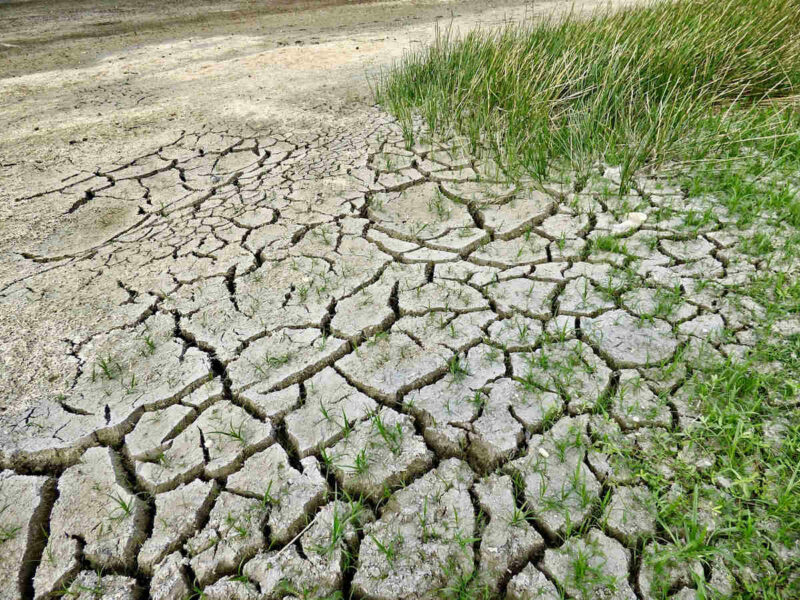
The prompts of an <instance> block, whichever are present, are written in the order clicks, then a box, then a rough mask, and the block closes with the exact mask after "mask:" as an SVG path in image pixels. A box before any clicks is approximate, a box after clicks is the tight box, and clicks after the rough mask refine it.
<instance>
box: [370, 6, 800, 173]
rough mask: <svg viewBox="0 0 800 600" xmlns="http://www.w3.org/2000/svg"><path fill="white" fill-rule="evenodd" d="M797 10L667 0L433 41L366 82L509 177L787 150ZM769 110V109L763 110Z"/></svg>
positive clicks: (796, 143)
mask: <svg viewBox="0 0 800 600" xmlns="http://www.w3.org/2000/svg"><path fill="white" fill-rule="evenodd" d="M799 84H800V2H798V1H797V0H677V1H673V2H669V1H664V2H652V3H649V4H646V5H639V6H634V7H631V8H626V9H623V10H618V11H614V10H610V9H604V10H603V11H601V12H597V13H594V14H592V15H590V16H585V15H584V16H581V15H576V14H574V13H570V14H568V15H566V16H564V17H559V18H551V19H549V20H544V21H537V22H533V23H525V24H521V25H512V24H509V25H506V26H504V27H502V28H499V29H497V30H491V31H487V30H477V31H472V32H470V33H468V34H466V35H464V36H463V37H457V36H455V35H453V34H452V32H444V33H441V32H440V33H439V34H438V35H437V39H436V41H435V43H434V44H433V45H432V46H430V47H429V48H426V49H423V50H420V51H418V52H416V53H413V54H409V55H407V56H406V57H405V58H404V59H403V60H402V61H400V62H399V63H398V64H397V65H396V66H395V67H394V68H393V69H392V70H390V71H389V72H387V73H385V74H384V75H383V76H382V78H381V79H380V81H378V83H377V85H376V93H377V98H378V101H379V102H380V103H382V104H383V105H384V106H386V107H387V109H388V110H390V111H391V112H393V113H394V114H395V115H396V116H397V117H398V118H399V119H400V121H401V123H402V124H403V125H404V129H405V131H406V132H407V133H408V135H411V131H412V128H411V122H412V118H413V117H414V115H415V114H416V115H420V116H421V117H422V119H423V120H424V122H425V124H426V125H427V127H428V129H429V131H430V133H431V134H432V135H434V136H436V135H437V134H444V133H457V134H460V135H462V136H465V137H466V138H467V139H468V140H469V142H470V143H471V145H472V146H473V149H478V148H483V149H487V148H488V149H490V150H491V151H492V152H493V154H494V157H495V159H496V160H497V161H498V162H499V164H500V165H501V166H502V168H503V169H504V170H505V171H506V173H507V174H508V175H509V176H511V177H516V176H520V175H528V176H535V177H538V178H542V177H545V176H546V175H547V173H548V170H549V169H550V168H552V167H553V166H554V165H559V166H566V167H568V168H571V169H573V170H579V171H580V170H581V169H585V168H587V165H592V164H596V163H597V162H598V161H603V162H605V163H606V164H611V165H615V166H620V167H621V168H622V174H623V177H624V178H625V177H627V176H630V175H631V174H633V173H634V172H636V171H637V170H639V169H641V168H642V167H645V166H650V165H662V164H664V163H665V162H670V163H674V162H676V161H703V160H712V159H714V160H716V159H719V158H725V157H729V156H732V155H735V154H736V153H738V152H740V151H741V149H742V146H743V144H744V145H748V146H749V148H750V150H752V149H755V150H757V151H758V152H761V153H765V154H766V155H767V156H769V157H772V156H778V155H780V154H782V153H785V152H790V153H792V154H794V155H797V154H798V153H799V152H800V136H798V134H797V132H798V130H799V129H800V127H799V125H800V118H798V115H797V104H796V103H795V102H793V100H792V96H793V95H795V94H797V91H798V85H799ZM776 100H777V102H776Z"/></svg>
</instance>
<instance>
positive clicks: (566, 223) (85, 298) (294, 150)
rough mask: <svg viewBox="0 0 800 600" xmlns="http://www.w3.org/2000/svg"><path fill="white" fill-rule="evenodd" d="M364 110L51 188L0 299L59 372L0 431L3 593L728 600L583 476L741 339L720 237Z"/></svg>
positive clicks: (22, 401) (19, 404)
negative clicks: (43, 337)
mask: <svg viewBox="0 0 800 600" xmlns="http://www.w3.org/2000/svg"><path fill="white" fill-rule="evenodd" d="M363 111H364V112H363V117H364V124H365V125H364V127H363V129H362V130H356V131H354V130H352V129H350V128H346V127H341V128H327V129H324V130H320V131H318V132H306V133H286V132H280V131H277V130H270V131H259V132H253V133H252V134H251V135H246V136H240V135H232V134H228V133H225V132H214V131H203V132H199V133H185V134H183V135H181V136H180V137H179V138H178V139H175V140H174V141H172V142H171V143H168V144H164V145H162V146H161V147H158V148H155V149H153V150H152V151H151V152H149V153H147V154H145V155H143V156H140V157H138V158H135V159H133V160H131V161H129V162H128V163H126V164H123V165H117V166H113V167H109V168H107V169H104V168H99V169H97V170H96V171H94V172H81V173H77V174H76V175H75V176H74V177H73V178H71V179H70V180H69V181H66V182H64V185H63V186H62V187H61V188H59V189H54V190H52V191H49V192H47V194H46V196H47V197H48V199H49V201H51V202H52V203H53V204H54V205H55V206H59V207H62V208H63V212H64V214H65V215H69V219H72V220H67V221H66V222H65V226H64V229H63V230H62V231H60V232H58V233H57V234H55V235H54V236H52V237H50V238H48V239H46V240H44V241H43V242H42V243H40V244H38V245H33V246H32V247H29V248H26V249H25V250H24V256H25V260H26V261H27V264H28V268H27V270H25V271H24V272H21V273H20V274H19V275H18V276H15V277H12V278H11V279H7V280H5V282H4V283H3V285H2V288H0V303H2V304H3V305H5V306H6V307H13V308H14V309H15V310H19V311H28V312H30V313H34V312H35V311H45V310H50V309H51V308H52V310H53V311H55V312H56V315H55V316H54V317H53V319H56V320H58V319H60V320H58V323H59V324H60V325H59V335H58V337H57V340H56V341H55V342H54V344H55V345H54V346H53V350H52V351H53V352H54V353H55V352H60V354H59V355H58V364H60V365H62V368H61V370H60V372H58V373H56V374H55V375H54V376H53V377H52V378H51V379H50V380H48V381H43V382H39V383H40V384H39V385H37V386H35V387H34V388H25V390H27V391H26V393H21V394H19V395H17V396H14V397H12V398H11V399H10V400H9V401H8V402H7V403H6V404H5V405H4V406H3V409H2V411H1V412H0V469H3V471H2V473H0V531H2V535H3V539H2V541H0V548H2V552H0V577H2V579H3V582H4V585H3V586H2V589H3V591H2V594H3V595H2V598H15V597H25V598H37V599H38V598H48V597H52V596H54V595H55V594H58V593H62V592H63V591H64V590H68V591H69V593H71V594H72V595H76V597H80V598H83V597H87V598H88V597H91V594H92V592H91V590H98V589H100V590H102V594H103V595H102V597H104V598H120V599H121V598H141V597H150V598H153V599H162V598H163V599H177V598H183V597H185V596H186V595H188V594H191V593H192V590H193V589H195V590H200V589H202V590H203V591H204V593H205V597H206V598H248V599H249V598H253V599H262V598H289V597H302V595H303V594H306V595H311V596H316V597H324V596H326V595H330V594H333V593H335V592H337V591H339V592H342V593H349V592H350V591H354V592H355V593H356V594H357V595H358V596H359V597H363V598H371V599H387V600H388V599H392V598H430V597H435V596H437V594H440V593H441V592H442V590H447V589H450V590H452V589H455V586H457V585H459V581H462V582H463V581H464V580H465V579H469V578H470V577H473V576H474V579H475V582H476V583H477V582H480V584H481V585H483V586H485V589H486V590H488V593H489V595H490V596H491V597H507V598H513V599H523V598H525V599H528V598H558V597H561V594H562V593H566V594H567V595H568V596H569V597H572V598H635V597H638V598H642V599H650V598H660V597H662V595H660V594H661V592H660V591H659V590H664V589H666V590H667V591H668V592H670V593H671V592H677V593H678V594H679V595H680V597H681V598H683V597H687V598H688V597H694V595H693V594H695V593H696V588H697V586H698V581H700V580H703V581H705V585H707V586H713V587H715V588H718V589H720V590H723V589H728V588H730V585H731V584H730V573H729V572H728V571H727V569H726V567H725V566H724V564H722V562H721V561H719V564H717V563H715V564H713V565H705V568H704V565H700V564H699V563H698V564H688V565H687V564H674V565H673V564H669V565H666V566H664V567H663V568H662V569H661V571H659V572H658V573H655V572H653V570H652V568H651V567H650V566H648V563H647V561H646V560H643V559H642V558H641V554H642V553H644V554H645V555H647V554H648V553H649V552H653V551H654V548H655V549H657V548H661V547H662V546H663V545H664V544H665V543H666V541H665V540H663V539H661V540H659V539H658V535H659V533H660V530H659V527H658V524H657V522H656V519H655V516H654V507H653V506H652V505H651V503H650V497H649V495H648V489H647V487H646V486H645V485H644V484H643V483H642V481H641V480H640V478H639V477H638V475H637V473H636V472H633V471H632V470H631V469H630V465H627V464H622V463H620V462H619V461H617V460H616V459H615V455H614V453H613V452H610V451H609V448H611V447H612V446H614V445H618V446H624V445H639V446H642V447H644V446H647V445H653V444H658V443H660V440H663V438H664V436H665V435H666V434H667V433H668V432H671V431H675V430H677V429H681V428H688V427H691V426H692V422H693V420H696V419H697V418H699V416H698V413H697V410H696V407H695V406H694V405H693V403H692V397H691V393H690V391H688V390H684V389H683V388H682V383H683V380H684V378H685V376H686V373H687V370H688V369H690V368H691V366H692V363H693V362H697V361H702V360H704V359H707V358H708V357H710V356H734V357H735V356H739V355H740V354H739V353H741V352H743V351H746V348H747V347H748V346H749V345H752V343H753V332H752V331H751V324H752V322H753V319H754V318H755V317H754V315H758V313H759V311H762V310H763V309H761V307H760V306H758V305H757V304H755V302H753V301H751V300H742V301H739V300H738V299H737V298H736V296H735V288H736V286H737V285H740V283H741V282H742V281H745V280H746V279H747V278H748V277H750V276H751V275H752V274H753V273H754V272H755V266H754V263H753V261H752V260H751V259H750V258H748V257H746V256H744V255H738V254H736V253H732V252H725V251H726V250H727V249H729V248H730V247H731V246H732V245H733V244H735V243H736V242H735V240H732V239H730V237H726V236H727V235H728V234H726V227H727V226H728V225H729V223H730V219H729V218H728V216H727V214H726V212H725V211H724V210H723V209H722V208H721V207H719V206H715V207H714V209H713V216H712V218H711V219H710V220H709V221H708V222H707V223H706V224H705V225H703V226H701V227H697V226H696V225H694V224H691V223H690V220H691V218H692V215H693V214H694V211H696V210H699V209H700V208H704V207H705V204H704V201H702V200H701V199H697V200H695V199H693V198H691V197H686V196H684V195H681V194H679V193H671V192H669V191H663V192H653V191H650V192H648V191H646V190H647V189H648V188H647V184H648V182H644V183H642V184H641V186H640V187H641V189H636V190H634V191H632V192H630V196H629V197H627V198H626V204H627V205H626V206H620V205H619V202H618V199H619V196H618V195H617V196H613V195H612V196H608V197H607V196H604V195H603V194H600V193H596V194H593V193H592V192H591V191H590V190H589V191H583V192H575V191H563V187H562V186H560V185H559V184H558V183H557V182H553V184H552V185H550V186H548V185H544V186H534V185H533V184H532V183H531V182H521V183H519V184H518V185H515V186H509V185H506V184H505V183H503V181H502V178H500V177H499V175H498V174H497V173H496V172H494V171H493V169H492V164H491V162H490V161H483V160H480V159H477V158H473V157H471V156H469V155H466V154H465V153H464V152H462V151H461V150H460V149H459V147H458V146H457V145H456V142H457V140H453V141H452V142H440V143H427V144H422V143H418V144H416V145H413V146H411V147H410V148H409V147H407V146H406V144H405V143H404V140H403V136H402V133H401V130H400V127H399V126H398V125H397V124H396V123H395V122H394V121H393V120H392V119H391V118H389V117H388V116H387V115H385V114H384V113H382V112H380V111H379V110H377V109H363ZM594 177H595V179H596V181H594V182H593V185H595V186H596V187H597V188H599V187H600V186H601V185H602V186H606V187H612V188H613V187H614V186H615V185H617V180H616V179H615V172H614V170H611V169H609V170H607V171H603V170H602V169H599V170H598V172H597V174H596V175H595V176H594ZM650 183H654V184H655V183H658V181H657V179H654V180H653V181H651V182H650ZM665 206H669V207H670V210H669V211H664V207H665ZM634 208H635V210H634ZM88 224H93V225H91V228H92V235H90V236H83V235H80V236H79V235H76V233H75V232H76V231H81V230H82V228H84V227H87V226H89V225H88ZM94 224H96V225H97V226H95V225H94ZM75 228H77V229H75ZM731 235H732V234H731ZM608 236H612V237H613V238H614V240H615V244H614V245H613V247H614V248H615V249H616V250H615V251H606V250H601V249H600V248H599V246H600V244H598V243H596V240H597V239H599V238H607V237H608ZM758 268H759V269H769V268H786V266H785V265H778V264H774V265H765V264H759V265H758ZM789 268H795V269H796V265H795V266H794V267H789ZM701 275H702V277H703V281H704V284H703V285H702V286H701V285H699V281H700V278H701ZM676 289H679V290H680V293H679V294H677V295H676V294H675V290H676ZM723 334H725V335H723ZM731 336H733V337H734V338H735V341H736V342H737V343H735V344H732V343H726V342H727V341H730V338H731ZM676 356H677V357H678V360H677V362H673V359H675V357H676ZM704 357H705V358H704ZM667 366H670V368H667ZM6 368H7V371H6V374H5V375H4V377H7V378H13V377H19V376H20V373H21V372H23V371H24V369H25V365H24V363H22V362H16V363H10V364H9V365H8V366H7V367H6ZM11 380H13V379H11ZM31 390H33V391H31ZM42 390H46V393H45V392H43V391H42ZM781 431H783V430H781V429H780V427H779V426H778V425H776V429H775V436H776V439H780V436H781V435H782V434H781ZM674 452H675V453H676V454H679V455H680V456H682V457H684V458H685V459H686V460H689V461H694V463H695V464H696V465H697V467H698V468H702V466H703V460H707V458H706V457H703V456H702V454H698V453H697V452H698V450H697V449H695V448H693V447H691V445H690V444H688V443H687V445H686V447H683V448H675V450H674ZM667 476H668V473H667ZM717 493H721V492H720V491H719V490H717ZM708 497H709V498H713V497H714V496H713V494H712V493H711V492H709V495H708ZM710 512H713V511H710ZM664 580H666V582H665V581H664ZM726 586H728V587H727V588H726ZM87 590H89V591H88V592H87ZM87 594H89V595H88V596H87ZM148 594H149V596H147V595H148Z"/></svg>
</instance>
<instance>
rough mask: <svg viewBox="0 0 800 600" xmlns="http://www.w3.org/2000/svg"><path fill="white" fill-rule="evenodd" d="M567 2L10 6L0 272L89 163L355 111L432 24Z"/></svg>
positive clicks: (2, 48)
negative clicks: (40, 197)
mask: <svg viewBox="0 0 800 600" xmlns="http://www.w3.org/2000/svg"><path fill="white" fill-rule="evenodd" d="M334 4H341V6H332V5H334ZM356 4H357V5H356ZM570 4H571V3H567V2H561V1H553V2H536V3H530V2H519V1H489V2H486V1H480V2H476V1H466V2H452V1H428V2H420V1H415V0H403V1H392V2H369V3H355V2H334V1H328V2H302V1H301V2H290V1H288V0H273V1H271V2H267V3H266V4H265V3H257V4H256V3H254V2H199V3H198V2H191V3H189V2H177V3H175V2H173V3H163V2H132V1H129V2H121V3H120V2H115V3H107V4H106V3H97V2H78V1H63V2H55V3H53V2H41V1H27V2H0V252H4V254H3V260H2V262H3V264H4V265H5V268H2V269H0V273H2V272H4V271H6V269H7V268H8V267H9V266H10V265H11V264H12V263H16V260H15V257H14V256H10V255H8V254H5V252H8V251H13V250H14V249H17V250H18V249H19V245H20V244H23V245H24V244H26V243H28V242H30V241H31V240H36V239H41V238H42V237H43V236H45V235H47V234H48V233H50V232H51V231H52V230H53V227H54V225H55V224H56V223H57V221H58V218H59V216H60V215H59V214H58V213H55V214H52V213H51V212H50V211H49V210H48V208H47V206H43V205H41V203H39V202H37V201H36V199H35V198H31V197H32V196H35V195H36V194H39V193H41V192H43V191H46V190H49V189H53V188H58V187H61V186H62V185H63V184H62V182H63V181H64V180H65V178H67V177H70V176H72V175H74V174H75V173H76V172H78V171H83V170H88V171H92V170H94V169H96V168H97V167H98V166H100V165H101V164H102V165H104V166H107V165H109V164H114V163H120V162H127V161H128V160H130V159H131V158H132V157H135V156H139V155H141V154H143V153H145V152H148V151H150V150H152V149H155V148H157V147H158V146H159V145H161V144H163V143H166V142H168V141H172V140H174V139H175V138H176V137H178V136H179V135H180V133H181V132H183V131H194V130H198V129H199V128H203V127H206V128H212V129H218V130H228V131H237V132H242V131H245V132H246V131H249V130H252V128H260V127H263V126H265V125H268V126H272V125H286V126H290V127H309V126H312V127H318V126H319V125H320V119H322V122H324V121H325V120H326V119H328V120H330V121H331V122H340V121H341V120H342V119H348V118H352V116H353V114H354V111H353V110H351V107H352V105H353V104H354V103H358V104H363V103H369V102H370V101H371V94H370V91H369V87H368V83H367V82H368V79H369V77H370V76H374V75H375V74H377V73H378V72H379V71H380V69H381V68H382V67H386V66H389V65H390V64H391V63H392V61H393V60H395V59H397V58H399V57H400V56H401V55H402V53H403V52H404V51H406V50H407V49H409V48H412V47H414V46H415V45H418V44H420V43H424V42H426V41H428V40H430V39H431V38H432V36H433V35H434V34H435V29H434V23H440V24H441V25H442V26H453V27H456V28H459V29H466V28H468V27H474V26H478V25H483V26H489V25H493V24H497V23H500V22H502V21H503V20H504V19H507V18H508V19H522V18H526V16H530V15H533V14H549V13H553V12H555V11H557V10H564V8H565V7H568V6H569V5H570ZM593 4H596V2H594V1H593V0H590V1H589V2H578V3H576V5H577V6H578V7H581V8H586V7H588V6H591V5H593ZM320 5H323V6H322V7H321V8H319V6H320ZM297 6H299V7H300V8H302V9H306V10H297V8H296V7H297ZM315 7H316V8H315ZM309 116H310V117H312V118H311V121H312V122H313V123H312V122H310V121H309ZM25 197H27V198H29V199H27V200H22V201H16V202H15V201H14V200H15V199H19V198H25ZM13 268H16V267H12V269H13Z"/></svg>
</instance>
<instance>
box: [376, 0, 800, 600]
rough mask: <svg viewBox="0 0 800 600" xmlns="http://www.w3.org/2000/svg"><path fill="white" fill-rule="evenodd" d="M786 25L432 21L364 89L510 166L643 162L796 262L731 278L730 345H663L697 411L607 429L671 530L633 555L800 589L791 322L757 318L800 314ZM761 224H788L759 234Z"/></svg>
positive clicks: (793, 33)
mask: <svg viewBox="0 0 800 600" xmlns="http://www.w3.org/2000/svg"><path fill="white" fill-rule="evenodd" d="M798 24H800V3H798V2H797V1H796V0H732V1H727V2H725V1H713V0H711V1H700V0H686V1H679V2H659V3H654V4H650V5H646V6H641V5H640V6H638V7H633V8H628V9H625V10H621V11H613V12H612V11H606V12H602V13H598V14H594V15H592V16H590V17H585V16H583V17H581V16H575V15H569V16H567V17H565V18H561V19H557V20H556V19H554V20H549V21H544V22H541V21H537V22H535V23H529V24H523V25H506V26H505V27H503V28H501V29H499V30H493V31H474V32H471V33H469V34H467V35H466V36H463V37H456V36H454V35H452V33H451V32H446V33H442V34H440V35H439V36H438V38H437V40H436V42H435V43H434V44H433V45H432V46H431V47H429V48H427V49H424V50H421V51H419V52H417V53H414V54H411V55H408V56H407V57H406V58H405V59H403V60H402V61H401V62H400V63H399V64H398V65H396V67H395V68H394V69H392V70H391V71H390V72H388V73H386V74H385V75H384V76H383V77H382V78H381V80H380V81H379V82H377V85H376V96H377V98H378V100H379V102H381V103H382V104H383V105H384V106H385V107H387V108H388V109H389V110H390V111H391V112H392V113H393V114H395V115H396V116H397V117H398V118H399V120H400V122H401V123H402V125H403V128H404V132H405V134H406V136H407V141H408V142H409V143H411V142H413V141H416V140H414V139H413V132H414V131H416V130H418V129H419V128H418V127H415V123H416V119H418V118H421V119H422V122H423V124H424V125H425V127H426V129H427V131H428V132H429V135H430V136H431V137H432V138H433V139H435V138H437V137H440V136H441V137H447V136H450V135H452V134H457V135H460V136H462V137H463V139H464V140H465V142H466V144H467V145H468V146H470V148H469V149H470V150H471V151H472V152H475V153H483V154H487V153H488V155H490V156H491V157H492V158H493V159H494V160H495V161H496V162H497V164H498V166H499V167H500V169H501V171H502V172H503V173H504V176H505V177H507V178H508V179H510V180H521V179H522V180H525V179H529V178H532V179H534V180H538V181H540V182H547V181H561V182H564V181H569V182H570V183H571V184H572V185H573V186H574V188H575V189H576V191H579V190H580V189H581V187H582V182H585V181H586V179H588V178H590V177H591V173H592V172H593V170H594V168H595V167H596V166H597V165H598V163H601V164H605V165H610V166H616V167H620V170H621V176H622V181H623V186H622V188H621V190H620V193H621V194H624V193H626V191H627V188H628V186H635V185H636V176H637V175H638V174H642V173H649V174H653V173H657V174H658V175H660V176H666V177H667V178H668V179H669V180H670V181H672V182H673V183H674V184H675V185H676V186H680V188H681V189H682V190H683V192H684V193H685V194H686V195H687V196H688V197H698V196H706V197H709V196H711V197H713V198H716V199H717V200H718V201H719V202H720V203H722V204H723V205H724V206H726V207H727V208H728V209H729V210H730V212H731V214H732V215H733V216H734V217H735V219H736V220H737V223H736V225H738V226H739V228H740V229H741V232H742V233H741V237H742V238H743V239H742V243H741V245H740V246H739V248H740V250H741V251H743V252H745V253H747V254H748V255H751V256H753V257H756V258H759V259H761V260H763V261H766V263H765V264H773V263H776V262H777V263H780V264H783V265H795V266H794V267H792V266H788V267H786V268H779V269H777V270H772V269H766V270H764V272H765V273H767V272H769V273H770V274H769V275H763V276H761V277H756V278H755V279H753V280H752V281H751V282H750V283H749V284H746V285H743V286H742V287H741V288H740V289H739V290H736V292H735V293H732V295H731V299H732V300H733V301H743V300H746V299H747V298H748V297H749V298H753V299H755V300H757V301H758V302H759V304H761V305H762V306H763V307H765V308H766V312H765V316H764V319H763V323H761V324H760V327H761V328H762V329H761V330H760V332H759V335H758V341H757V343H756V346H755V348H754V350H753V351H752V352H750V353H749V354H748V355H747V356H746V357H744V358H743V359H741V360H730V359H729V360H726V361H724V362H720V361H719V360H711V359H709V360H703V359H702V358H698V357H692V360H691V361H687V360H686V359H685V358H683V357H680V356H679V357H678V358H676V361H677V362H676V363H675V365H674V366H675V368H679V367H682V366H688V367H689V372H688V377H687V379H686V381H685V382H684V383H683V387H682V389H680V390H678V396H679V397H681V398H683V399H685V400H686V401H687V402H689V403H691V404H693V405H696V407H697V408H698V409H699V412H700V414H701V417H700V418H698V419H696V420H694V421H692V422H686V423H683V422H681V423H680V426H678V427H675V428H673V429H672V430H671V431H670V432H669V433H668V434H666V435H665V438H664V439H663V440H662V442H663V443H661V444H652V445H650V446H648V447H646V448H642V447H633V446H625V445H619V444H617V443H616V441H615V440H611V439H609V440H606V447H605V450H606V451H607V452H608V453H609V454H610V455H612V456H615V457H616V458H617V459H618V460H620V461H621V462H623V463H627V464H628V465H629V467H630V470H632V471H633V472H636V473H638V475H639V476H640V477H642V479H643V480H644V481H646V482H647V483H648V485H649V487H650V489H651V490H652V491H653V494H654V500H655V502H656V504H657V507H658V515H659V521H660V526H661V531H662V533H663V536H664V537H665V538H666V539H667V540H669V541H672V542H673V545H672V546H671V549H670V551H669V555H661V556H656V557H655V558H654V557H649V558H648V560H655V561H656V562H659V561H661V562H662V563H663V564H664V565H665V567H664V568H667V565H669V564H674V562H675V561H676V560H677V562H679V563H686V562H687V561H693V560H699V561H701V563H703V564H706V565H712V564H715V563H716V562H717V561H723V562H724V563H725V564H728V565H730V566H731V567H732V570H733V571H734V572H736V573H737V579H738V583H739V587H740V591H739V592H737V597H746V598H796V597H800V577H799V576H798V570H800V541H799V540H800V410H799V409H798V402H799V401H800V335H798V334H797V333H794V334H791V333H790V334H789V335H788V336H786V335H776V334H774V332H773V331H772V327H773V325H774V324H775V323H776V322H780V321H783V322H786V321H787V320H788V321H791V319H792V318H793V317H794V318H796V317H797V315H798V314H800V281H798V278H797V276H796V271H797V268H796V265H797V261H798V248H800V234H799V233H798V228H800V199H799V198H798V196H800V110H798V107H800V100H798V95H797V94H798V89H800V88H799V87H798V86H800V27H799V26H798ZM764 219H768V220H769V221H771V222H772V223H773V224H780V226H783V227H786V228H787V232H786V233H785V234H784V235H782V236H777V237H776V236H773V235H771V234H770V233H769V232H770V231H774V230H773V228H772V227H764V228H763V229H760V225H761V224H763V223H765V222H766V221H764ZM710 220H711V215H705V216H704V215H698V216H697V221H698V226H699V227H702V225H703V223H704V221H710ZM795 322H796V321H795ZM678 363H681V365H679V364H678ZM685 363H690V364H685ZM677 448H683V449H684V453H683V454H682V455H677V456H676V449H677ZM690 454H691V455H692V457H691V458H690V457H688V455H690ZM703 457H705V458H707V460H703V459H702V458H703ZM696 583H697V585H698V586H699V588H700V592H699V595H700V597H714V594H713V593H710V592H707V591H705V590H704V587H703V582H702V578H698V580H697V582H696ZM661 593H662V595H663V597H666V596H667V595H668V593H670V590H668V589H664V590H662V591H661Z"/></svg>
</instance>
